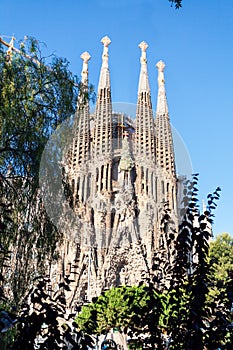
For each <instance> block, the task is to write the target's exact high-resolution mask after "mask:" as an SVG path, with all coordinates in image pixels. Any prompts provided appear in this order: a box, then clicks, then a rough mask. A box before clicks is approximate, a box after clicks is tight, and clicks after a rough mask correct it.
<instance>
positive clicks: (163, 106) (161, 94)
mask: <svg viewBox="0 0 233 350" xmlns="http://www.w3.org/2000/svg"><path fill="white" fill-rule="evenodd" d="M156 67H157V69H158V87H159V91H158V101H157V110H156V114H168V105H167V98H166V91H165V79H164V68H165V63H164V62H163V61H159V62H158V63H157V64H156Z"/></svg>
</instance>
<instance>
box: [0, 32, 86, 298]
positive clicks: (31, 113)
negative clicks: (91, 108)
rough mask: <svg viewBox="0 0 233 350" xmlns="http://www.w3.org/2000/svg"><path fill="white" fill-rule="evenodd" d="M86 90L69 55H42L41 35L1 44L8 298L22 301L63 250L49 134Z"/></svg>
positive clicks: (1, 226)
mask: <svg viewBox="0 0 233 350" xmlns="http://www.w3.org/2000/svg"><path fill="white" fill-rule="evenodd" d="M81 91H82V89H81V85H80V83H79V82H78V79H77V77H76V76H74V75H73V74H72V73H71V71H70V70H69V65H68V62H67V60H65V59H62V58H59V57H56V56H54V55H52V56H49V57H47V58H45V57H42V48H41V46H40V45H39V43H38V41H37V40H36V39H34V38H25V40H24V41H22V42H21V44H20V48H19V49H18V51H14V50H12V51H10V52H9V51H8V52H6V50H5V49H4V47H3V46H1V45H0V101H1V102H0V179H1V181H0V198H1V199H0V244H1V245H2V246H3V247H4V249H5V251H8V250H10V255H11V261H10V263H9V265H8V266H6V264H3V263H1V261H3V260H1V261H0V271H1V272H2V274H4V276H5V279H6V280H5V284H8V295H7V297H8V300H12V302H14V303H16V304H18V303H19V302H20V301H21V300H23V295H24V294H25V293H26V292H27V290H28V289H29V288H30V287H31V284H32V281H33V278H34V277H36V276H38V274H42V273H43V271H44V269H45V266H46V264H49V263H50V262H51V261H52V260H53V259H54V258H55V256H57V254H56V252H55V250H56V246H57V242H58V240H61V239H62V235H61V234H60V233H59V232H58V231H57V230H56V228H55V227H54V226H53V225H52V223H51V222H50V220H49V218H48V217H47V215H46V212H45V210H44V208H43V203H42V200H41V198H40V192H39V191H38V174H39V165H40V159H41V154H42V151H43V149H44V147H45V144H46V142H47V140H48V139H49V137H50V135H51V134H52V133H53V131H54V130H55V129H56V127H57V126H58V125H59V124H60V123H62V122H63V121H65V120H66V118H67V117H70V116H71V115H72V114H73V113H74V112H75V109H76V102H77V96H78V94H79V93H81ZM88 96H89V95H88V93H86V91H85V93H84V97H85V98H88Z"/></svg>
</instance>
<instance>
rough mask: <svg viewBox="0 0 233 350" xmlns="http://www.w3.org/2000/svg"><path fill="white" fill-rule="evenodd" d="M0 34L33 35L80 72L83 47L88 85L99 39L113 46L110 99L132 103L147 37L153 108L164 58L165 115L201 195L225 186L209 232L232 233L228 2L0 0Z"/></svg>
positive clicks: (94, 74) (231, 16) (232, 76)
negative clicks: (179, 6)
mask: <svg viewBox="0 0 233 350" xmlns="http://www.w3.org/2000/svg"><path fill="white" fill-rule="evenodd" d="M0 8H1V12H0V35H12V34H14V35H15V37H16V38H17V39H18V40H20V39H22V38H23V37H24V35H30V36H35V37H36V38H37V39H39V40H40V41H42V42H45V43H46V44H47V49H46V50H45V51H46V54H47V53H56V54H57V55H59V56H62V57H66V58H67V59H68V61H69V62H70V68H71V70H72V71H73V72H74V73H77V74H78V75H80V71H81V65H82V62H81V60H80V58H79V56H80V54H81V53H82V52H83V51H86V50H87V51H89V52H90V54H91V56H92V58H91V61H90V65H89V77H90V82H91V83H92V84H93V85H94V86H97V84H98V77H99V69H100V65H101V53H102V44H101V43H100V40H101V38H102V37H103V36H105V35H108V36H109V37H110V38H111V40H112V43H111V45H110V47H109V51H110V57H109V61H110V73H111V85H112V98H113V101H114V102H125V103H136V98H137V86H138V76H139V66H140V64H139V57H140V50H139V48H138V44H139V43H140V42H141V41H142V40H145V41H146V42H147V43H148V44H149V48H148V50H147V57H148V71H149V79H150V86H151V93H152V103H153V107H154V108H155V107H156V94H157V71H156V68H155V64H156V63H157V61H158V60H160V59H162V60H164V61H165V63H166V69H165V78H166V90H167V98H168V104H169V111H170V118H171V122H172V124H173V126H174V127H175V128H176V130H177V131H178V132H179V134H180V135H181V137H182V138H183V140H184V143H185V145H186V147H187V149H188V151H189V154H190V157H191V161H192V166H193V171H194V172H195V173H199V174H200V181H199V188H200V199H202V198H205V197H206V195H207V194H208V193H209V192H212V191H213V190H214V189H215V188H216V187H217V186H220V187H221V188H222V195H221V200H220V201H219V204H218V208H217V210H216V218H215V224H214V227H213V229H214V233H215V234H217V233H221V232H230V233H231V234H233V216H232V199H233V185H232V181H233V179H232V177H233V176H232V170H233V69H232V64H233V1H232V0H224V1H223V0H211V1H210V0H209V1H203V0H183V8H182V9H180V10H175V9H174V8H172V7H170V3H169V2H168V0H118V1H113V0H73V1H72V0H66V1H61V0H56V1H55V0H50V1H49V0H47V1H45V0H40V2H39V1H33V0H30V1H29V0H21V1H16V0H12V1H9V0H0Z"/></svg>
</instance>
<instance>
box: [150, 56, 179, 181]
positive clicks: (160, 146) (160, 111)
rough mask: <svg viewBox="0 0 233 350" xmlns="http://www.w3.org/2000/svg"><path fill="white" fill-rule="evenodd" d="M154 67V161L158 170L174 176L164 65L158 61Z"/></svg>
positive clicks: (173, 157)
mask: <svg viewBox="0 0 233 350" xmlns="http://www.w3.org/2000/svg"><path fill="white" fill-rule="evenodd" d="M156 67H157V68H158V100H157V109H156V119H155V128H156V160H157V164H158V166H159V167H160V168H162V169H164V170H166V172H167V173H168V174H170V175H172V176H175V175H176V171H175V156H174V146H173V139H172V131H171V124H170V119H169V114H168V105H167V98H166V91H165V80H164V68H165V64H164V62H162V61H159V62H158V63H157V65H156Z"/></svg>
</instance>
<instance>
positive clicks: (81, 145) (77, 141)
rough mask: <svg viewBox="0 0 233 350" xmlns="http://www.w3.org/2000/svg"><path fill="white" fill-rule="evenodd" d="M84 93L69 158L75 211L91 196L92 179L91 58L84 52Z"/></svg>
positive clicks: (78, 105) (78, 104)
mask: <svg viewBox="0 0 233 350" xmlns="http://www.w3.org/2000/svg"><path fill="white" fill-rule="evenodd" d="M80 57H81V59H82V60H83V67H82V73H81V75H82V80H81V82H82V91H81V92H80V94H79V96H78V103H77V109H76V113H75V116H74V137H73V144H72V147H71V150H70V158H69V183H70V187H71V189H72V195H73V199H72V205H73V208H74V210H76V209H77V207H78V205H79V203H85V202H86V200H87V198H88V196H89V187H90V183H89V182H90V179H89V176H88V168H87V162H88V160H89V158H90V111H89V101H88V99H87V97H86V95H87V91H88V61H89V60H90V58H91V56H90V55H89V53H88V52H84V53H83V54H82V55H81V56H80Z"/></svg>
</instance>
